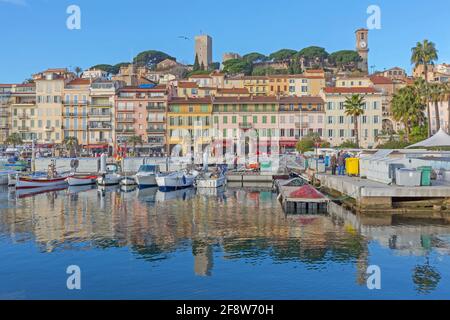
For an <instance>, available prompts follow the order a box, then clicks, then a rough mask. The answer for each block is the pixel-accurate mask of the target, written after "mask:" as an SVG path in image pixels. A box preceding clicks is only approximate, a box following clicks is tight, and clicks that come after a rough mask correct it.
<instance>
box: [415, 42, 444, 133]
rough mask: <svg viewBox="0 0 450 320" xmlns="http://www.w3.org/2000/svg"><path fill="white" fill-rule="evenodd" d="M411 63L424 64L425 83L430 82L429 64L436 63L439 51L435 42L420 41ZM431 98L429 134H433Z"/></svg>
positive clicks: (416, 65) (428, 109)
mask: <svg viewBox="0 0 450 320" xmlns="http://www.w3.org/2000/svg"><path fill="white" fill-rule="evenodd" d="M411 51H412V54H411V64H413V65H414V66H415V67H416V68H417V67H418V66H423V71H424V76H425V84H426V85H427V84H428V66H429V65H434V61H436V60H437V59H438V51H437V49H436V46H435V44H434V43H433V42H431V41H428V40H423V42H418V43H417V44H416V46H415V47H414V48H412V49H411ZM428 102H429V100H427V101H426V105H427V114H428V136H431V117H430V108H429V105H428Z"/></svg>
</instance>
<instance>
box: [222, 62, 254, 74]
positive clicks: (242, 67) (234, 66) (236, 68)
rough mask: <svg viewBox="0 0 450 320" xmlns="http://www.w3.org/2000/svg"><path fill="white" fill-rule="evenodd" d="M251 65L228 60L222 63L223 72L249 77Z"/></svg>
mask: <svg viewBox="0 0 450 320" xmlns="http://www.w3.org/2000/svg"><path fill="white" fill-rule="evenodd" d="M252 69H253V68H252V64H251V63H250V62H248V61H245V60H242V59H230V60H227V61H225V62H224V63H223V71H224V72H225V73H228V74H239V73H243V74H245V75H250V74H251V73H252Z"/></svg>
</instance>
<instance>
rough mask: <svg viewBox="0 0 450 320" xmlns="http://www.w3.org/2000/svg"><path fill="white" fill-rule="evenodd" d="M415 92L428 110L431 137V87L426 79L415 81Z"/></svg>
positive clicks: (429, 134)
mask: <svg viewBox="0 0 450 320" xmlns="http://www.w3.org/2000/svg"><path fill="white" fill-rule="evenodd" d="M414 90H415V91H416V93H417V95H418V96H419V98H420V101H421V103H422V104H423V106H424V107H425V108H426V110H427V121H428V136H429V137H430V136H431V110H430V103H429V102H430V99H431V94H430V86H429V84H428V83H427V82H426V80H425V79H423V78H419V79H416V80H415V81H414Z"/></svg>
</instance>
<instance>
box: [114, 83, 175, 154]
mask: <svg viewBox="0 0 450 320" xmlns="http://www.w3.org/2000/svg"><path fill="white" fill-rule="evenodd" d="M167 97H168V89H167V87H166V86H165V85H160V86H155V87H146V86H141V87H123V88H121V89H119V91H118V93H117V96H116V118H115V121H116V126H115V128H116V142H117V144H119V145H120V144H122V145H124V144H126V143H127V140H128V138H129V137H130V136H134V135H135V136H140V137H141V138H142V142H143V144H142V145H138V146H136V148H137V149H138V150H139V152H144V153H146V154H158V155H162V154H165V152H166V148H165V146H166V113H167Z"/></svg>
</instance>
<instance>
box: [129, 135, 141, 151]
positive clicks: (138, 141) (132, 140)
mask: <svg viewBox="0 0 450 320" xmlns="http://www.w3.org/2000/svg"><path fill="white" fill-rule="evenodd" d="M127 143H130V144H131V145H132V146H133V154H136V146H137V145H141V146H142V144H143V141H142V137H141V136H131V137H129V138H128V139H127Z"/></svg>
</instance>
